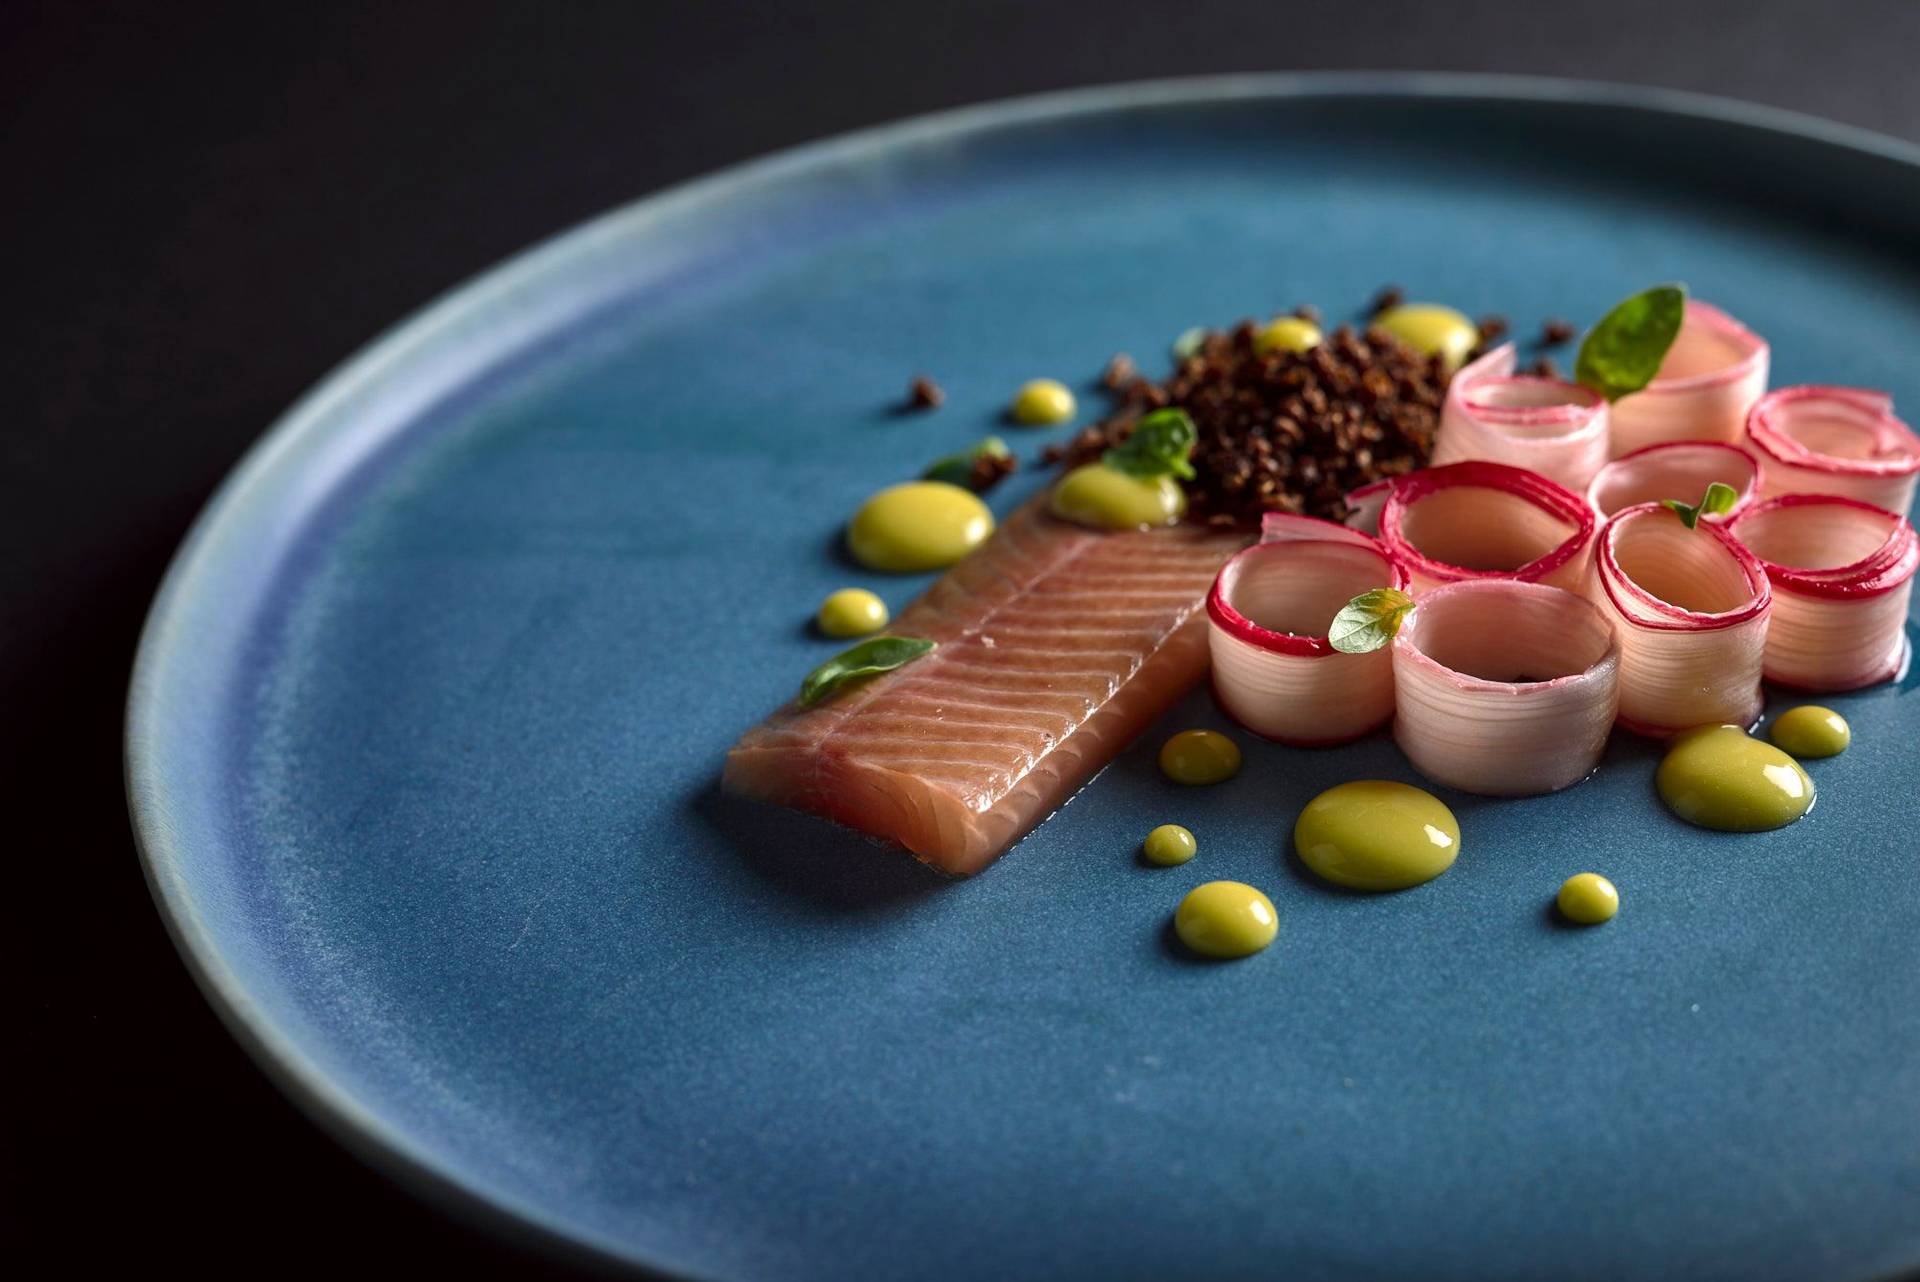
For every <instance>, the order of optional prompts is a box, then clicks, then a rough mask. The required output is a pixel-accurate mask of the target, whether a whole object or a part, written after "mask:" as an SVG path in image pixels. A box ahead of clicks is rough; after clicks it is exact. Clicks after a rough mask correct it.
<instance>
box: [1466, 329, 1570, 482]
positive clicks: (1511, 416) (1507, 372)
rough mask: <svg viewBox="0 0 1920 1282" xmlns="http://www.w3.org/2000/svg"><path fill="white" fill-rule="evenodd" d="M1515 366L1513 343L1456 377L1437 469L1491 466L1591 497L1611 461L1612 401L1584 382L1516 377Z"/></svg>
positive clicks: (1497, 350)
mask: <svg viewBox="0 0 1920 1282" xmlns="http://www.w3.org/2000/svg"><path fill="white" fill-rule="evenodd" d="M1513 367H1514V354H1513V344H1511V343H1506V344H1503V345H1501V346H1500V347H1497V348H1495V349H1494V350H1493V351H1491V352H1488V353H1487V354H1486V355H1485V356H1482V357H1481V358H1480V359H1479V360H1477V361H1474V362H1473V363H1472V364H1471V365H1468V366H1467V367H1466V368H1465V369H1462V370H1461V371H1460V372H1459V373H1458V374H1455V375H1454V376H1453V382H1452V383H1451V384H1449V385H1448V387H1447V399H1446V402H1445V404H1444V406H1443V407H1442V409H1441V414H1440V436H1439V439H1438V440H1437V441H1436V442H1435V443H1434V447H1433V463H1434V465H1435V466H1440V465H1442V464H1446V463H1459V462H1464V461H1467V460H1470V459H1484V460H1486V461H1488V462H1492V463H1505V464H1507V465H1508V466H1510V467H1520V468H1526V469H1527V470H1529V471H1532V472H1538V473H1539V474H1540V475H1541V476H1544V477H1546V478H1547V479H1548V480H1551V481H1557V482H1559V483H1560V484H1561V485H1564V486H1566V487H1567V488H1568V489H1570V490H1574V491H1580V490H1584V489H1585V488H1586V487H1587V482H1589V481H1591V480H1592V479H1593V474H1594V473H1595V472H1597V471H1599V470H1600V468H1601V466H1602V465H1604V464H1605V463H1606V461H1607V452H1608V429H1607V402H1606V399H1605V398H1604V397H1602V396H1601V395H1600V393H1598V392H1596V391H1594V390H1592V389H1591V388H1587V387H1582V386H1580V385H1579V384H1578V383H1568V382H1563V381H1562V380H1560V379H1557V378H1538V377H1535V376H1533V375H1527V374H1515V373H1514V372H1513Z"/></svg>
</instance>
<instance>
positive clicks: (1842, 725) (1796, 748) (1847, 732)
mask: <svg viewBox="0 0 1920 1282" xmlns="http://www.w3.org/2000/svg"><path fill="white" fill-rule="evenodd" d="M1767 738H1769V739H1771V740H1773V742H1774V745H1775V746H1776V747H1778V748H1779V749H1780V750H1781V751H1783V752H1788V753H1791V754H1793V755H1794V756H1796V757H1799V758H1801V759H1802V760H1811V759H1812V758H1815V757H1837V756H1839V755H1840V754H1841V753H1843V752H1845V751H1846V750H1847V746H1848V745H1849V744H1851V743H1852V742H1853V729H1852V728H1851V727H1850V726H1848V725H1847V719H1846V718H1845V717H1843V716H1841V715H1840V714H1839V713H1837V712H1835V711H1834V710H1833V709H1832V708H1822V707H1819V706H1818V705H1816V704H1811V703H1803V704H1801V705H1800V706H1799V707H1797V708H1788V709H1787V710H1786V711H1785V712H1783V713H1781V714H1780V715H1779V716H1778V717H1775V718H1774V721H1773V725H1771V726H1769V727H1768V728H1767Z"/></svg>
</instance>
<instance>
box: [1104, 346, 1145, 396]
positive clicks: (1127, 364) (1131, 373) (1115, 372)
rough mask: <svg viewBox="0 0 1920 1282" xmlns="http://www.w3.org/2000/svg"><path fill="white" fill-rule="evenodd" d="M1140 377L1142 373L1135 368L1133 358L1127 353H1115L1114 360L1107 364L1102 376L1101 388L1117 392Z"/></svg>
mask: <svg viewBox="0 0 1920 1282" xmlns="http://www.w3.org/2000/svg"><path fill="white" fill-rule="evenodd" d="M1139 376H1140V371H1139V370H1138V369H1137V368H1135V366H1134V363H1133V357H1131V356H1129V355H1127V354H1126V353H1125V352H1115V353H1114V357H1113V359H1112V360H1110V361H1108V362H1107V368H1106V372H1105V373H1103V374H1101V375H1100V386H1102V387H1104V388H1106V389H1107V390H1108V391H1110V392H1117V391H1119V390H1120V389H1121V388H1122V387H1125V386H1126V385H1127V384H1128V383H1131V382H1132V381H1133V380H1134V379H1136V378H1138V377H1139Z"/></svg>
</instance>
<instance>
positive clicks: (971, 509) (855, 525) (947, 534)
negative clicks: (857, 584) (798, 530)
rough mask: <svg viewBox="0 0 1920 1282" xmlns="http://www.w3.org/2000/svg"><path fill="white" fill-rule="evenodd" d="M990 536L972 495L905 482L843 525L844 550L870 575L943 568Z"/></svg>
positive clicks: (989, 522) (989, 516) (987, 517)
mask: <svg viewBox="0 0 1920 1282" xmlns="http://www.w3.org/2000/svg"><path fill="white" fill-rule="evenodd" d="M992 533H993V513H992V512H990V511H988V510H987V505H986V504H985V503H982V502H981V501H980V496H979V495H977V494H975V493H974V492H973V491H972V490H963V489H961V488H960V487H959V486H957V485H948V484H947V483H946V482H945V481H908V482H907V483H906V484H904V485H895V486H891V487H889V488H887V489H884V490H881V491H880V492H879V493H878V494H876V495H874V496H873V497H872V498H870V499H868V500H867V501H866V502H865V503H862V504H861V505H860V510H859V511H858V512H855V513H854V514H853V520H852V521H850V522H848V523H847V550H848V551H849V552H851V553H853V556H854V559H855V560H857V561H859V562H860V564H862V565H865V566H870V567H871V568H873V569H875V570H887V571H890V572H892V573H895V574H911V573H913V572H914V571H916V570H941V569H945V568H946V567H947V566H949V565H952V564H953V563H954V562H955V561H958V560H959V559H960V558H961V557H963V556H965V555H966V554H967V553H969V552H971V551H973V550H974V549H975V548H976V547H979V546H980V544H982V543H983V542H985V541H986V538H987V536H988V535H989V534H992Z"/></svg>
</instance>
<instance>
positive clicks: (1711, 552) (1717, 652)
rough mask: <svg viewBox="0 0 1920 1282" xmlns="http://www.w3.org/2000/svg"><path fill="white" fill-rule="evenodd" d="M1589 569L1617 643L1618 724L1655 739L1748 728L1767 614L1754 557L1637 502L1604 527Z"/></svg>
mask: <svg viewBox="0 0 1920 1282" xmlns="http://www.w3.org/2000/svg"><path fill="white" fill-rule="evenodd" d="M1594 565H1595V574H1594V578H1595V580H1596V581H1597V583H1598V585H1599V592H1598V600H1599V603H1600V605H1601V608H1602V609H1603V610H1605V611H1607V612H1608V613H1609V614H1610V615H1611V617H1612V619H1613V623H1614V626H1615V628H1616V630H1617V631H1618V633H1619V639H1620V718H1619V720H1620V724H1621V725H1622V726H1623V727H1625V728H1626V729H1629V730H1633V731H1635V732H1636V733H1639V734H1644V735H1649V736H1652V737H1654V738H1665V737H1667V736H1669V735H1672V734H1676V733H1678V732H1679V731H1682V730H1687V729H1690V728H1692V727H1694V726H1700V725H1710V724H1718V723H1731V724H1734V725H1742V726H1744V725H1750V724H1752V722H1753V721H1754V719H1755V718H1757V717H1758V716H1759V715H1760V708H1761V705H1762V702H1763V699H1762V696H1761V693H1760V672H1761V664H1762V660H1763V655H1764V652H1765V648H1766V640H1767V618H1768V615H1769V613H1770V611H1771V608H1772V594H1771V592H1770V591H1769V590H1768V586H1767V575H1766V571H1765V570H1763V569H1761V567H1760V562H1759V561H1758V560H1756V559H1755V558H1754V555H1753V554H1752V553H1751V552H1749V551H1747V549H1746V548H1744V547H1742V546H1741V545H1740V543H1739V542H1738V541H1737V540H1736V539H1735V538H1734V537H1733V535H1732V534H1730V533H1728V531H1727V529H1726V527H1725V526H1724V525H1722V524H1718V523H1715V522H1711V521H1702V522H1701V523H1700V524H1699V525H1698V526H1696V527H1693V528H1689V527H1688V526H1687V525H1686V523H1685V522H1684V521H1682V520H1681V519H1680V517H1679V516H1678V515H1676V514H1675V513H1674V512H1672V511H1671V510H1669V509H1668V508H1666V507H1664V506H1662V505H1661V504H1658V503H1642V504H1639V505H1637V506H1634V507H1630V508H1625V509H1622V510H1621V511H1619V512H1617V513H1615V514H1614V516H1613V517H1612V518H1611V519H1609V520H1608V522H1607V524H1606V525H1605V527H1604V528H1602V530H1601V531H1600V538H1599V540H1598V547H1597V548H1596V550H1595V552H1594Z"/></svg>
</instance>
